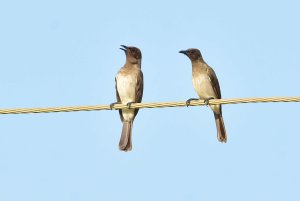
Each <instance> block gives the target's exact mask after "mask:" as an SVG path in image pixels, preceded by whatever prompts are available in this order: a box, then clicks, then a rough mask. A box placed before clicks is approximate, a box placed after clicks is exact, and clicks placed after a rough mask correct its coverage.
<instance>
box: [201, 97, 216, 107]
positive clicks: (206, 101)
mask: <svg viewBox="0 0 300 201" xmlns="http://www.w3.org/2000/svg"><path fill="white" fill-rule="evenodd" d="M212 99H215V98H214V97H209V98H207V99H204V103H205V105H206V106H208V105H209V101H210V100H212Z"/></svg>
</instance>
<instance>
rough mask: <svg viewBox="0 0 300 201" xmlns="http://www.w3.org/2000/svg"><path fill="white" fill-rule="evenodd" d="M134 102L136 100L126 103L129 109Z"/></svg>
mask: <svg viewBox="0 0 300 201" xmlns="http://www.w3.org/2000/svg"><path fill="white" fill-rule="evenodd" d="M132 103H135V102H129V103H127V104H126V105H127V107H128V109H130V107H131V104H132Z"/></svg>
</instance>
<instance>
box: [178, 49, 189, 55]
mask: <svg viewBox="0 0 300 201" xmlns="http://www.w3.org/2000/svg"><path fill="white" fill-rule="evenodd" d="M179 53H181V54H185V55H187V51H186V50H181V51H179Z"/></svg>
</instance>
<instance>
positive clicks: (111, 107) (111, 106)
mask: <svg viewBox="0 0 300 201" xmlns="http://www.w3.org/2000/svg"><path fill="white" fill-rule="evenodd" d="M115 104H121V102H114V103H111V104H110V105H109V108H110V110H112V109H113V107H114V106H115Z"/></svg>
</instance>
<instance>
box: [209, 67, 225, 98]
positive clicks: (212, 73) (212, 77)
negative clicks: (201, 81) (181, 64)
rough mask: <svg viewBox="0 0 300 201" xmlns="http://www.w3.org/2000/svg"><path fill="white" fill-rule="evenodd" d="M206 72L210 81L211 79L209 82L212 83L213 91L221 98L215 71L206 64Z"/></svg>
mask: <svg viewBox="0 0 300 201" xmlns="http://www.w3.org/2000/svg"><path fill="white" fill-rule="evenodd" d="M207 74H208V76H209V78H210V81H211V84H212V87H213V89H214V92H215V94H216V96H217V98H219V99H220V98H221V97H222V96H221V89H220V84H219V81H218V78H217V75H216V73H215V71H214V70H213V69H212V68H211V67H209V66H208V68H207Z"/></svg>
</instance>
